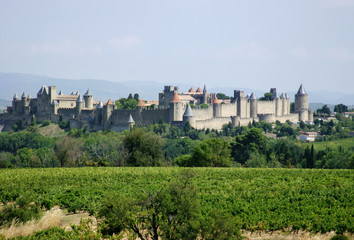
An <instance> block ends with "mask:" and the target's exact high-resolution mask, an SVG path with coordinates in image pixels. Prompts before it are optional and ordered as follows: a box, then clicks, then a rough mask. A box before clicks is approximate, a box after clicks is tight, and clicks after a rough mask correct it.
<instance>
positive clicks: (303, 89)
mask: <svg viewBox="0 0 354 240" xmlns="http://www.w3.org/2000/svg"><path fill="white" fill-rule="evenodd" d="M297 94H300V95H304V94H306V91H305V88H304V87H303V86H302V84H301V85H300V88H299V91H297Z"/></svg>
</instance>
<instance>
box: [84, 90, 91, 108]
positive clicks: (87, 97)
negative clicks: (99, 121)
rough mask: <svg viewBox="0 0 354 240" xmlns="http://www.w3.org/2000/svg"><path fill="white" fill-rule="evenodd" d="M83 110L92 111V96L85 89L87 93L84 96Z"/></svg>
mask: <svg viewBox="0 0 354 240" xmlns="http://www.w3.org/2000/svg"><path fill="white" fill-rule="evenodd" d="M84 101H85V108H88V109H93V95H92V93H91V91H90V89H87V92H86V93H85V95H84Z"/></svg>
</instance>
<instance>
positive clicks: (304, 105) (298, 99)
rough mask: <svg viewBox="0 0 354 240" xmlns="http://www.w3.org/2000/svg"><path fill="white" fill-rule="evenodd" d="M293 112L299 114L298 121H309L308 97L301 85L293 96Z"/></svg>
mask: <svg viewBox="0 0 354 240" xmlns="http://www.w3.org/2000/svg"><path fill="white" fill-rule="evenodd" d="M295 112H297V113H298V114H299V121H308V120H309V116H308V115H309V96H308V95H307V94H306V91H305V88H304V87H303V86H302V84H301V85H300V88H299V90H298V91H297V93H296V94H295Z"/></svg>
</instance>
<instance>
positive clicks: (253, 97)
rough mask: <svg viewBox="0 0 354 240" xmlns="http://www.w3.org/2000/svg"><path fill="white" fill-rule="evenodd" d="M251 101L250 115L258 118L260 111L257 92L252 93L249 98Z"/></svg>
mask: <svg viewBox="0 0 354 240" xmlns="http://www.w3.org/2000/svg"><path fill="white" fill-rule="evenodd" d="M249 101H250V117H251V118H256V117H257V113H258V99H257V97H256V94H254V93H252V94H251V96H250V98H249Z"/></svg>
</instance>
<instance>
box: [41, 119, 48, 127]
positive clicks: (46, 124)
mask: <svg viewBox="0 0 354 240" xmlns="http://www.w3.org/2000/svg"><path fill="white" fill-rule="evenodd" d="M49 125H50V121H49V120H45V121H43V122H42V127H45V126H49Z"/></svg>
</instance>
